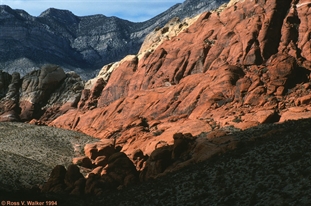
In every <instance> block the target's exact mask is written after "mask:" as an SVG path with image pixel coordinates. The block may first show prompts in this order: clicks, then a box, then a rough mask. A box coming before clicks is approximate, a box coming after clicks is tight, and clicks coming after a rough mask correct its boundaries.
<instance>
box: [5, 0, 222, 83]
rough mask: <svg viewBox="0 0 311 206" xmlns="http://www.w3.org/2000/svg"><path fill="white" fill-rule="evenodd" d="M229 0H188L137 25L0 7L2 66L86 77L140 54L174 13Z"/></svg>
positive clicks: (61, 12)
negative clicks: (49, 68) (50, 67)
mask: <svg viewBox="0 0 311 206" xmlns="http://www.w3.org/2000/svg"><path fill="white" fill-rule="evenodd" d="M225 2H227V0H206V1H203V2H202V1H196V0H187V1H185V2H184V3H182V4H176V5H175V6H173V7H171V8H170V9H168V10H167V11H165V12H163V13H161V14H159V15H157V16H156V17H154V18H152V19H150V20H148V21H145V22H140V23H134V22H130V21H127V20H123V19H119V18H117V17H106V16H104V15H92V16H83V17H79V16H76V15H74V14H73V13H72V12H70V11H68V10H59V9H54V8H50V9H48V10H46V11H44V12H42V13H41V15H40V16H38V17H34V16H31V15H29V14H28V13H27V12H25V11H23V10H19V9H17V10H13V9H11V8H10V7H9V6H5V5H2V6H0V31H1V32H0V69H1V70H4V71H7V72H9V73H13V72H15V71H17V72H19V73H21V74H22V75H24V74H26V73H28V72H29V71H32V70H34V69H38V68H39V67H41V66H42V65H43V64H46V63H48V64H57V65H60V66H61V67H63V68H64V69H65V70H73V71H76V72H77V73H79V74H80V75H81V76H82V77H83V78H85V79H87V78H89V77H91V76H93V75H94V74H95V73H94V71H95V70H98V69H100V68H101V67H102V66H104V65H105V64H108V63H110V62H114V61H118V60H120V59H122V58H123V57H124V56H126V55H127V54H136V53H137V52H138V50H139V48H140V46H141V44H142V42H143V39H144V37H145V36H146V35H147V34H148V33H150V32H151V31H152V30H153V29H154V28H156V27H161V26H163V25H164V24H165V23H167V22H168V21H169V20H170V19H171V18H173V17H176V16H177V17H179V18H185V17H189V16H194V15H196V14H199V13H201V12H202V11H204V10H211V9H215V8H217V7H218V6H219V5H221V4H223V3H225Z"/></svg>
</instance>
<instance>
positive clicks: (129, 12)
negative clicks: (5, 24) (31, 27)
mask: <svg viewBox="0 0 311 206" xmlns="http://www.w3.org/2000/svg"><path fill="white" fill-rule="evenodd" d="M182 2H183V0H127V1H126V0H122V1H121V0H110V1H108V0H102V1H101V0H90V1H86V0H0V5H3V4H5V5H8V6H10V7H11V8H13V9H23V10H25V11H27V12H28V13H29V14H31V15H33V16H39V15H40V14H41V13H42V12H43V11H45V10H46V9H48V8H51V7H52V8H57V9H66V10H70V11H72V13H74V14H75V15H77V16H86V15H92V14H104V15H105V16H117V17H119V18H123V19H127V20H130V21H134V22H139V21H144V20H148V19H150V18H152V17H154V16H155V15H157V14H159V13H161V12H163V11H165V10H167V9H168V8H170V7H171V6H173V5H174V4H176V3H182Z"/></svg>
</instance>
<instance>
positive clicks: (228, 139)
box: [41, 0, 311, 194]
mask: <svg viewBox="0 0 311 206" xmlns="http://www.w3.org/2000/svg"><path fill="white" fill-rule="evenodd" d="M229 5H230V6H229V7H228V8H226V9H224V10H223V11H221V12H214V13H210V12H206V13H204V14H202V15H201V16H200V17H199V18H197V19H196V21H195V22H194V23H193V24H192V25H191V26H189V27H188V28H186V29H185V28H184V29H180V28H179V30H178V32H177V33H178V35H167V36H165V35H163V34H164V33H165V32H166V31H170V34H172V31H171V30H170V29H169V28H167V27H164V28H165V29H162V30H158V31H155V35H158V33H159V31H160V33H161V35H162V37H166V39H165V40H163V39H161V40H158V38H157V37H156V38H152V35H151V37H150V38H148V41H150V40H152V39H157V41H156V42H155V43H160V44H153V43H154V42H147V43H146V44H144V45H152V49H150V50H148V49H146V48H144V49H142V50H143V51H142V52H143V53H141V54H139V55H137V56H128V57H126V58H125V59H124V60H122V61H121V62H119V63H116V64H114V67H113V70H109V74H108V75H106V76H105V78H102V77H98V78H96V79H95V80H96V81H95V80H94V81H93V83H90V85H88V88H86V89H85V90H84V91H83V92H82V98H81V99H80V102H79V103H78V105H79V106H78V108H77V109H71V110H68V111H67V112H66V113H65V114H62V115H59V116H58V117H57V118H46V120H48V121H46V122H47V123H49V125H50V126H56V127H62V128H67V129H73V130H77V131H81V132H84V133H87V134H89V135H93V136H94V137H97V138H101V139H112V140H108V141H114V140H115V141H116V142H114V143H113V146H112V145H111V146H107V145H105V147H101V143H99V144H97V143H96V144H94V145H92V146H90V145H88V146H87V147H86V149H85V150H86V156H87V157H81V158H78V159H76V160H75V162H76V163H77V164H79V165H81V166H84V167H89V168H90V169H93V171H92V172H91V174H90V175H89V178H88V179H87V181H86V187H85V193H95V194H101V193H102V189H99V190H98V188H105V187H109V188H110V187H113V188H116V187H123V186H125V185H127V184H130V183H133V182H136V181H137V173H135V172H136V170H137V171H139V178H140V180H141V181H144V180H148V179H150V178H155V177H158V176H159V175H162V174H164V173H166V172H169V171H174V170H176V169H178V168H181V167H183V166H184V165H187V164H189V163H194V162H198V161H202V160H205V159H207V158H210V157H211V156H213V155H215V154H217V153H220V152H223V151H226V150H228V149H233V148H235V146H236V144H237V138H236V137H234V136H230V134H228V133H227V132H226V131H225V130H223V129H222V128H224V127H226V126H233V127H236V128H240V129H246V128H249V127H252V126H255V125H258V124H264V123H273V122H283V121H286V120H289V119H299V118H310V117H311V112H310V111H311V107H310V102H311V96H310V92H311V82H310V78H311V75H310V71H311V56H310V38H309V33H310V28H309V25H308V21H309V18H311V15H310V14H309V4H308V3H306V1H302V0H301V1H299V0H282V1H281V0H266V1H263V0H257V1H232V2H231V3H230V4H229ZM182 25H184V24H182ZM174 27H176V22H175V21H174ZM177 28H178V27H177ZM106 70H107V69H106ZM101 76H103V75H102V74H101ZM44 117H45V116H44V115H43V117H42V118H41V120H42V119H43V118H44ZM43 122H44V121H43ZM200 134H204V135H203V136H204V137H201V136H200ZM198 137H199V138H198ZM116 145H118V146H120V147H122V150H121V151H122V152H119V151H115V150H114V151H112V152H111V153H109V154H99V153H100V151H101V149H99V148H100V147H101V148H106V147H107V148H108V147H111V148H112V147H115V146H116ZM125 154H127V156H128V157H131V158H132V162H133V163H134V165H135V166H134V165H132V164H131V163H130V162H129V159H128V157H127V156H126V155H125ZM119 158H121V160H119ZM115 160H118V161H116V162H122V164H124V165H127V166H126V167H125V168H123V166H122V164H119V163H118V164H117V163H114V161H115ZM111 165H112V166H111ZM116 165H118V166H116ZM134 167H136V170H135V169H134ZM116 170H117V171H118V172H115V171H116ZM117 174H119V175H117ZM120 179H122V180H123V182H122V181H120ZM98 184H101V185H100V186H99V185H98ZM96 188H97V189H96Z"/></svg>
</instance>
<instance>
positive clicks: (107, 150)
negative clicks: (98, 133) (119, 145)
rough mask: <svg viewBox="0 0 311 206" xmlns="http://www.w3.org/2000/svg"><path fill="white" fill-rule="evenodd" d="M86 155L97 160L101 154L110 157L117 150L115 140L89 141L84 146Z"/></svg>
mask: <svg viewBox="0 0 311 206" xmlns="http://www.w3.org/2000/svg"><path fill="white" fill-rule="evenodd" d="M84 152H85V155H86V156H87V157H88V158H90V159H91V160H95V159H96V158H97V157H99V156H105V157H107V158H109V157H110V156H111V155H112V154H114V153H115V152H116V150H115V140H113V139H102V140H101V141H99V142H94V143H89V144H86V145H85V146H84Z"/></svg>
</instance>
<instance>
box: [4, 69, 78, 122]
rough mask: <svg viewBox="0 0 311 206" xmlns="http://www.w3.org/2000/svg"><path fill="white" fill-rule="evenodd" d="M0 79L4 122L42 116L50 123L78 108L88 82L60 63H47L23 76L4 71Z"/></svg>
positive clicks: (43, 119)
mask: <svg viewBox="0 0 311 206" xmlns="http://www.w3.org/2000/svg"><path fill="white" fill-rule="evenodd" d="M0 79H1V83H0V85H1V88H0V89H1V98H0V101H1V103H2V104H1V106H0V121H30V120H32V119H36V120H38V119H39V118H41V119H42V121H41V123H42V124H46V123H47V122H48V121H49V119H54V118H56V117H57V116H59V115H61V114H63V113H65V112H67V111H68V110H69V109H70V108H76V107H77V104H78V102H79V100H80V97H81V91H82V90H83V88H84V82H83V81H82V79H81V78H80V77H79V76H78V75H77V74H75V73H73V72H70V73H67V74H66V73H65V72H64V70H63V69H62V68H60V67H59V66H56V65H45V66H44V67H42V68H41V69H40V70H35V71H33V72H31V73H29V74H27V75H25V76H24V77H23V78H20V74H19V73H13V74H12V75H9V74H7V73H5V72H1V78H0ZM43 114H44V115H43ZM34 122H35V123H38V122H36V121H34Z"/></svg>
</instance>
